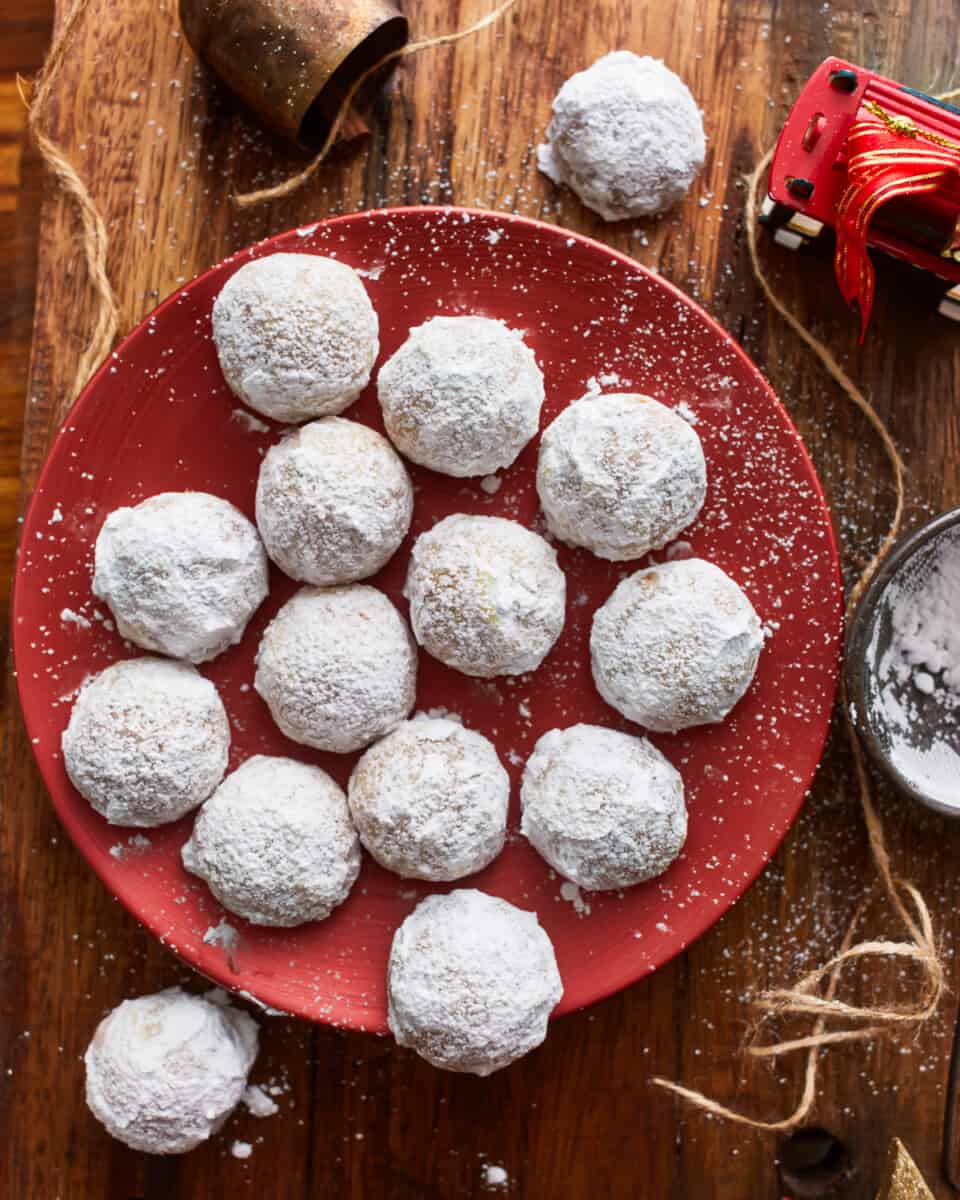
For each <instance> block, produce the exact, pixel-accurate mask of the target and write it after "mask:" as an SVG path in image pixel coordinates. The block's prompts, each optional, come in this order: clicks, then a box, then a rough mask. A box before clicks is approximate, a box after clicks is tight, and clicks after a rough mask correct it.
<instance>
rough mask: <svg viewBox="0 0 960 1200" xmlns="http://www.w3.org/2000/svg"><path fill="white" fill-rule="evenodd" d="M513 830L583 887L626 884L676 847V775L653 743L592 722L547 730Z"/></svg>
mask: <svg viewBox="0 0 960 1200" xmlns="http://www.w3.org/2000/svg"><path fill="white" fill-rule="evenodd" d="M520 800H521V804H522V806H523V817H522V819H521V823H520V830H521V832H522V833H523V835H524V837H526V838H527V839H528V841H529V842H530V844H531V845H532V846H533V847H534V849H536V850H537V851H538V852H539V854H540V855H541V856H542V857H543V858H544V859H546V861H547V862H548V863H549V864H550V866H551V867H553V869H554V870H555V871H557V872H558V873H559V874H560V875H563V876H564V877H565V878H566V879H570V880H572V881H573V882H574V883H576V884H578V885H579V886H580V887H582V888H587V889H588V890H591V891H603V890H605V889H609V888H626V887H632V886H633V884H635V883H642V882H643V881H644V880H645V879H652V878H653V877H654V876H656V875H662V874H663V872H664V871H665V870H666V869H667V867H669V866H670V864H671V863H672V862H673V860H674V859H675V858H676V857H677V855H678V854H679V853H680V851H681V849H682V848H683V843H684V840H685V839H686V836H687V810H686V806H685V805H684V801H683V780H682V779H681V778H680V772H679V771H677V770H676V769H675V768H674V767H673V766H672V765H671V764H670V763H669V762H668V761H667V759H666V758H664V756H663V755H662V754H661V753H660V751H659V750H658V749H657V748H656V746H654V745H652V744H651V743H650V742H648V741H647V739H646V738H642V737H632V736H631V735H630V734H628V733H619V732H618V731H617V730H615V729H603V728H601V727H600V726H599V725H572V726H571V727H570V728H569V729H551V730H550V732H549V733H545V734H544V735H543V737H541V738H540V739H539V741H538V742H537V744H536V746H535V747H534V750H533V754H531V756H530V758H529V759H528V760H527V765H526V767H525V768H524V772H523V786H522V788H521V792H520Z"/></svg>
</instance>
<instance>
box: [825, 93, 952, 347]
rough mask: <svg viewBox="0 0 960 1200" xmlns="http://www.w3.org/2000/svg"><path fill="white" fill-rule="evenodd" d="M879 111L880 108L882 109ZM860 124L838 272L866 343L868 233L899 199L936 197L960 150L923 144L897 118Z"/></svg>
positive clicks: (844, 204)
mask: <svg viewBox="0 0 960 1200" xmlns="http://www.w3.org/2000/svg"><path fill="white" fill-rule="evenodd" d="M878 107H879V106H878ZM883 118H884V120H885V121H886V122H889V123H890V124H886V123H884V121H867V120H862V121H857V122H856V124H854V125H853V126H852V127H851V129H850V132H849V134H848V135H847V152H848V155H849V159H848V164H847V187H846V190H845V191H844V193H843V196H842V197H841V200H840V204H839V206H838V207H837V221H836V235H837V253H836V257H835V258H834V269H835V271H836V275H837V283H838V284H839V285H840V291H841V293H842V295H843V298H844V300H846V302H847V304H850V305H852V304H853V302H854V301H856V303H857V304H858V305H859V307H860V341H861V342H862V341H863V337H864V334H865V333H866V331H867V323H868V322H869V320H870V310H871V308H872V307H873V291H874V282H875V280H874V270H873V264H872V263H871V261H870V255H869V254H868V253H867V232H868V230H869V227H870V222H871V220H872V219H873V217H874V214H875V213H876V211H877V209H878V208H879V207H880V205H881V204H886V202H887V201H888V200H893V199H895V198H896V197H897V196H915V195H919V194H921V193H924V192H935V191H936V190H937V189H938V188H939V187H940V186H941V185H942V183H943V182H944V180H945V179H946V178H947V177H948V176H949V175H950V174H952V173H954V172H958V171H960V147H958V148H957V149H956V150H951V149H948V148H946V147H942V146H938V145H936V144H933V143H931V142H928V141H925V140H923V137H924V133H923V131H922V130H918V129H917V128H916V127H915V126H913V125H912V124H907V125H905V126H904V127H903V128H899V129H897V128H891V127H890V126H891V125H893V124H894V123H895V121H896V118H891V117H889V116H887V114H885V113H884V114H883Z"/></svg>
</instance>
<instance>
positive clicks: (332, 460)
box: [257, 417, 413, 587]
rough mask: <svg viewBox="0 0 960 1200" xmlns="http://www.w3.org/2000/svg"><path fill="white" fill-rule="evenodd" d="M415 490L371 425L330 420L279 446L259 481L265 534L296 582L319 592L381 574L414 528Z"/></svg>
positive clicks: (301, 431) (279, 562)
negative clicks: (334, 585) (332, 585)
mask: <svg viewBox="0 0 960 1200" xmlns="http://www.w3.org/2000/svg"><path fill="white" fill-rule="evenodd" d="M412 515H413V488H412V486H411V484H410V477H409V476H408V475H407V471H406V468H405V467H404V465H403V463H402V462H401V461H400V457H399V455H398V454H397V452H396V451H395V450H394V448H393V447H392V446H391V445H390V443H389V442H388V441H387V439H386V438H385V437H383V436H382V435H381V434H379V433H377V431H376V430H375V429H371V428H369V426H367V425H361V424H359V422H357V421H347V420H344V419H343V418H342V417H323V418H321V419H320V420H319V421H312V422H311V423H310V424H309V425H304V426H303V427H302V428H301V429H297V430H295V431H294V432H292V433H290V434H288V436H287V437H285V438H284V439H283V440H282V441H280V442H278V443H277V444H276V445H275V446H272V447H271V448H270V450H269V451H268V452H267V455H266V457H265V458H264V460H263V463H262V465H261V467H260V476H259V479H258V481H257V527H258V529H259V530H260V535H261V537H262V538H263V542H264V545H265V546H266V548H267V553H268V554H269V555H270V557H271V558H272V559H273V561H274V562H275V563H276V564H277V566H279V567H280V569H281V570H283V571H284V572H286V574H287V575H289V576H291V578H293V579H299V580H302V581H304V582H305V583H313V584H317V585H318V586H324V587H327V586H330V585H331V584H342V583H352V582H353V581H354V580H357V579H366V578H367V577H368V576H370V575H374V574H376V572H377V571H379V570H380V568H381V567H383V566H384V565H385V564H386V562H387V561H388V559H390V558H391V556H392V555H393V554H394V552H395V551H396V550H397V548H398V546H399V545H400V543H401V542H402V541H403V539H404V538H405V537H406V535H407V530H408V529H409V528H410V518H411V517H412Z"/></svg>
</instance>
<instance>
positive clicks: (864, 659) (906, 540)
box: [843, 507, 960, 817]
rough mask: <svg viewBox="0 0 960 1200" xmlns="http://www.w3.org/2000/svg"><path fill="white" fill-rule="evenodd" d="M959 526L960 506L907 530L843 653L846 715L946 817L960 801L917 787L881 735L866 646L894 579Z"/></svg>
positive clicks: (902, 782)
mask: <svg viewBox="0 0 960 1200" xmlns="http://www.w3.org/2000/svg"><path fill="white" fill-rule="evenodd" d="M955 526H960V507H958V508H951V509H947V511H946V512H942V513H939V514H938V515H937V516H936V517H933V518H931V519H930V520H929V521H925V522H924V523H923V524H922V525H919V526H918V527H917V528H916V529H913V530H911V531H910V532H909V533H907V534H905V535H904V536H903V537H902V538H900V540H899V541H898V542H897V543H896V545H895V546H894V548H893V549H892V550H891V551H890V553H889V554H888V555H887V557H886V558H885V559H884V560H883V562H882V563H881V564H880V566H879V567H878V568H877V571H876V574H875V575H874V577H873V579H871V580H870V583H869V584H868V586H867V589H866V591H865V592H864V593H863V595H862V596H861V597H860V600H859V602H858V604H857V607H856V609H855V610H854V614H853V616H852V617H851V619H850V623H849V625H848V627H847V637H846V646H845V649H844V655H843V674H844V683H845V687H846V700H847V707H848V715H849V716H850V718H851V720H852V721H853V724H854V727H855V728H856V730H857V732H858V733H859V735H860V737H861V739H862V741H863V742H864V744H865V745H866V747H867V750H868V752H869V754H870V758H871V759H872V761H873V762H874V763H875V765H876V766H877V767H878V768H879V769H880V770H881V771H882V772H883V773H884V774H885V775H886V776H887V777H888V778H889V779H890V780H891V781H892V782H893V783H895V784H896V786H897V787H898V788H899V789H900V790H901V791H903V792H905V793H906V794H907V795H908V796H910V797H911V798H912V799H914V800H916V801H917V802H918V803H920V804H922V805H924V806H925V807H926V808H929V809H932V810H933V811H934V812H937V813H941V814H943V815H946V816H952V817H960V804H957V805H956V806H953V805H948V804H944V803H943V801H941V800H938V799H937V798H936V797H935V796H931V795H929V793H927V792H924V791H923V790H922V789H920V788H918V787H916V785H915V784H914V783H912V782H911V781H910V780H909V779H908V778H907V777H906V776H905V775H904V774H903V772H902V771H901V770H900V769H899V767H897V765H896V764H895V763H894V762H893V760H892V759H891V758H890V756H889V754H888V753H887V751H886V749H885V748H884V745H883V741H882V739H881V738H880V736H879V732H878V730H879V728H880V722H879V721H877V720H875V719H874V716H873V714H871V712H870V709H869V706H868V705H867V703H866V696H867V680H868V676H869V673H870V669H871V667H870V661H869V659H868V655H867V649H868V647H869V645H870V640H871V638H872V636H873V629H874V625H875V621H876V617H877V614H878V609H879V606H880V601H881V599H882V597H883V594H884V592H885V591H886V589H887V587H888V585H889V584H890V582H891V580H892V579H893V578H894V576H895V575H896V574H897V572H898V571H899V570H900V569H901V567H903V566H904V565H905V564H906V563H907V562H909V560H910V559H911V558H913V556H914V555H915V554H916V553H917V552H918V551H919V550H921V549H922V548H923V547H924V546H926V545H928V544H929V543H930V542H931V541H933V540H934V539H935V538H937V537H939V536H940V535H941V534H942V533H944V532H945V531H946V530H947V529H952V528H954V527H955Z"/></svg>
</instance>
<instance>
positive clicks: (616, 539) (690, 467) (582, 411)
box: [537, 393, 707, 561]
mask: <svg viewBox="0 0 960 1200" xmlns="http://www.w3.org/2000/svg"><path fill="white" fill-rule="evenodd" d="M537 493H538V495H539V497H540V503H541V505H542V506H543V511H544V513H545V515H546V518H547V527H548V528H549V530H550V532H551V533H552V534H553V535H554V537H557V538H559V539H560V540H561V541H564V542H567V543H569V544H570V545H574V546H584V547H586V549H588V550H590V551H592V552H593V553H594V554H596V555H597V556H598V557H600V558H606V559H611V560H613V561H624V560H628V559H636V558H642V557H643V556H644V555H645V554H648V553H649V552H650V551H651V550H658V549H660V547H661V546H665V545H666V544H667V543H668V542H670V541H673V539H674V538H675V537H676V536H677V534H679V533H680V532H681V530H683V529H685V528H686V527H687V526H688V525H690V524H691V523H692V522H693V521H695V520H696V518H697V516H698V514H699V512H700V509H701V508H702V507H703V501H704V499H705V497H706V494H707V467H706V462H705V460H704V456H703V448H702V446H701V445H700V439H699V438H698V437H697V435H696V433H695V432H694V430H693V429H692V428H691V427H690V425H688V424H687V422H686V421H684V420H683V419H682V418H681V417H678V416H677V414H676V413H675V412H673V411H672V410H671V409H669V408H667V407H666V406H665V405H663V404H660V403H659V402H658V401H656V400H653V399H651V398H650V397H649V396H641V395H635V394H627V393H612V394H608V395H605V396H591V395H589V394H588V395H586V396H583V397H581V399H579V400H577V401H575V402H574V403H573V404H571V405H569V406H568V407H567V408H565V409H564V410H563V411H562V412H561V413H560V415H559V416H558V417H557V418H556V419H555V420H554V421H553V422H552V424H550V425H549V426H548V427H547V429H546V430H545V431H544V434H543V437H542V438H541V441H540V456H539V460H538V463H537Z"/></svg>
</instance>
